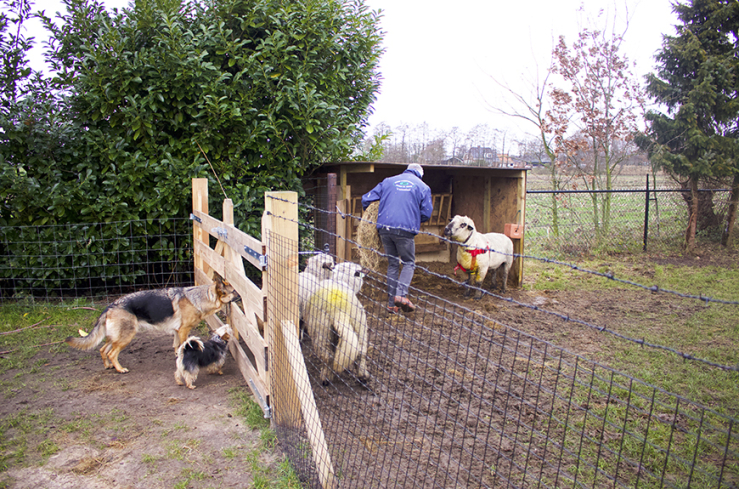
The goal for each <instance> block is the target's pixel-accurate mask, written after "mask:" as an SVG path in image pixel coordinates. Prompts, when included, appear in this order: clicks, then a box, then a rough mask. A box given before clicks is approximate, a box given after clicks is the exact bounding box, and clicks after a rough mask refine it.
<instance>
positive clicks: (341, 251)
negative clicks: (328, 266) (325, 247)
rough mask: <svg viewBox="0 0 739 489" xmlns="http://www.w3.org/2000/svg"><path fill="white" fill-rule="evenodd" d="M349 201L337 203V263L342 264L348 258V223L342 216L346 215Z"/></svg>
mask: <svg viewBox="0 0 739 489" xmlns="http://www.w3.org/2000/svg"><path fill="white" fill-rule="evenodd" d="M348 206H349V201H347V200H339V201H337V202H336V210H337V212H336V262H337V263H341V262H343V261H345V260H346V259H347V257H346V221H345V219H344V217H342V214H346V212H347V207H348Z"/></svg>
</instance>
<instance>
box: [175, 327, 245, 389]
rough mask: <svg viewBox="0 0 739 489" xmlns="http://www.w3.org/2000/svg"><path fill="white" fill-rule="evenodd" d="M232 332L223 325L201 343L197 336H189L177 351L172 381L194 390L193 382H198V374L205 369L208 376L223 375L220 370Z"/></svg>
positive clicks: (224, 360)
mask: <svg viewBox="0 0 739 489" xmlns="http://www.w3.org/2000/svg"><path fill="white" fill-rule="evenodd" d="M232 334H233V331H232V330H231V326H229V325H228V324H225V325H223V326H221V327H220V328H218V329H217V330H215V331H214V332H213V335H212V336H211V337H210V339H209V340H208V341H206V342H203V341H201V340H200V338H198V337H197V336H190V337H189V338H188V339H187V340H185V342H184V343H182V344H181V345H180V347H179V348H178V349H177V370H175V373H174V381H175V382H177V385H186V386H187V387H188V388H189V389H194V388H195V385H193V384H194V382H195V381H196V380H198V373H199V372H200V369H201V368H205V369H206V372H208V373H209V374H215V373H217V374H218V375H223V372H222V371H221V369H222V368H223V364H224V363H225V362H226V353H227V352H228V340H229V339H231V335H232Z"/></svg>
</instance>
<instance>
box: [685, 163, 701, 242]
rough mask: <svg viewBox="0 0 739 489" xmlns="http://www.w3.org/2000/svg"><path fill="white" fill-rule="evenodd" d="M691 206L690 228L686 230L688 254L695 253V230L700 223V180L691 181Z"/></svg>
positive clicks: (689, 210) (689, 209)
mask: <svg viewBox="0 0 739 489" xmlns="http://www.w3.org/2000/svg"><path fill="white" fill-rule="evenodd" d="M690 196H691V199H690V204H689V205H688V213H689V216H688V228H687V229H686V230H685V248H686V249H687V251H688V253H693V252H694V251H695V229H696V225H697V223H698V205H699V201H698V180H696V179H693V178H691V179H690Z"/></svg>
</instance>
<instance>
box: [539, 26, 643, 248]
mask: <svg viewBox="0 0 739 489" xmlns="http://www.w3.org/2000/svg"><path fill="white" fill-rule="evenodd" d="M627 27H628V25H627ZM625 32H626V29H624V33H625ZM622 41H623V33H622V34H615V33H614V32H613V31H612V32H611V33H610V34H606V33H604V32H601V31H598V30H590V29H587V28H586V29H583V30H582V31H581V32H580V34H579V36H578V39H577V40H576V41H575V42H574V43H573V44H572V46H571V47H570V46H568V45H567V43H566V42H565V40H564V38H563V37H560V39H559V43H558V44H557V46H556V47H555V49H554V58H555V63H554V66H553V72H554V73H557V74H559V75H561V76H562V77H563V79H564V80H565V82H566V83H567V84H568V85H569V87H568V90H566V91H562V99H561V108H560V110H563V111H567V112H569V113H571V114H572V116H573V119H572V121H573V124H574V125H575V126H576V127H577V129H578V133H579V136H581V137H582V140H583V141H584V142H586V143H587V145H588V151H589V156H588V158H587V160H588V163H587V164H582V163H581V164H578V165H576V168H578V169H579V170H580V171H581V175H582V177H583V178H582V181H583V182H584V184H585V186H586V188H588V189H605V190H611V189H612V188H613V182H614V177H615V176H616V174H617V167H618V166H619V165H620V164H621V163H622V162H623V161H625V160H627V159H629V158H630V157H631V155H632V154H633V153H634V152H636V151H637V148H636V146H635V145H633V144H631V143H632V141H633V138H634V135H635V134H636V132H637V130H638V129H639V127H638V124H637V120H641V117H642V116H643V113H644V93H643V90H642V88H641V86H640V84H639V82H638V80H637V79H636V78H635V77H634V75H633V73H632V72H631V64H630V63H629V61H628V59H627V58H626V57H625V56H622V55H621V54H620V53H619V50H620V47H621V43H622ZM623 149H626V151H623ZM583 154H584V153H582V152H581V153H580V156H581V157H582V156H583ZM585 168H587V170H588V171H587V172H584V171H582V170H583V169H585ZM591 199H592V203H593V219H594V225H595V229H596V236H597V237H602V236H607V234H608V229H609V223H610V212H611V195H610V194H609V193H605V194H596V193H592V194H591Z"/></svg>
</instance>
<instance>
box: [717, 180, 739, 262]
mask: <svg viewBox="0 0 739 489" xmlns="http://www.w3.org/2000/svg"><path fill="white" fill-rule="evenodd" d="M737 204H739V173H737V174H735V175H734V183H733V184H732V185H731V200H730V202H729V212H728V215H727V216H726V227H725V228H724V233H723V235H722V236H721V244H722V245H724V246H726V247H727V248H732V247H733V246H734V225H735V224H736V209H737Z"/></svg>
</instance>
